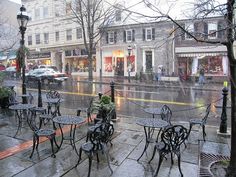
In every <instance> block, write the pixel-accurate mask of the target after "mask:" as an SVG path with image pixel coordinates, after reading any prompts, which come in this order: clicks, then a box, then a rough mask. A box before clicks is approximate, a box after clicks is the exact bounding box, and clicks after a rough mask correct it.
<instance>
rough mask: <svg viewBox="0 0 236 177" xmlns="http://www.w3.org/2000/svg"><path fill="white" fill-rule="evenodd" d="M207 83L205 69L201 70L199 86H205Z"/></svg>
mask: <svg viewBox="0 0 236 177" xmlns="http://www.w3.org/2000/svg"><path fill="white" fill-rule="evenodd" d="M204 83H205V71H204V68H201V69H200V71H199V79H198V84H199V85H203V84H204Z"/></svg>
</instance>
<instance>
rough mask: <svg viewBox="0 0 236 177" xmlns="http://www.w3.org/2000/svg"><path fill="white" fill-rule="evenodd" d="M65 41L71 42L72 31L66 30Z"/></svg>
mask: <svg viewBox="0 0 236 177" xmlns="http://www.w3.org/2000/svg"><path fill="white" fill-rule="evenodd" d="M66 40H67V41H70V40H72V29H68V30H66Z"/></svg>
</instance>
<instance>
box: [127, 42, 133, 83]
mask: <svg viewBox="0 0 236 177" xmlns="http://www.w3.org/2000/svg"><path fill="white" fill-rule="evenodd" d="M127 50H128V60H127V63H128V81H129V82H130V72H131V68H130V54H131V50H132V47H131V46H130V45H129V46H128V48H127Z"/></svg>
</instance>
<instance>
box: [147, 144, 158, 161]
mask: <svg viewBox="0 0 236 177" xmlns="http://www.w3.org/2000/svg"><path fill="white" fill-rule="evenodd" d="M156 150H157V148H156V146H155V147H154V150H153V153H152V158H151V159H150V160H149V161H148V163H151V161H152V160H153V158H154V156H155V154H156Z"/></svg>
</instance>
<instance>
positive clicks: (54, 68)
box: [34, 65, 58, 71]
mask: <svg viewBox="0 0 236 177" xmlns="http://www.w3.org/2000/svg"><path fill="white" fill-rule="evenodd" d="M38 68H52V69H53V70H54V71H58V69H57V67H56V66H52V65H38V66H35V67H34V69H38Z"/></svg>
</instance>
